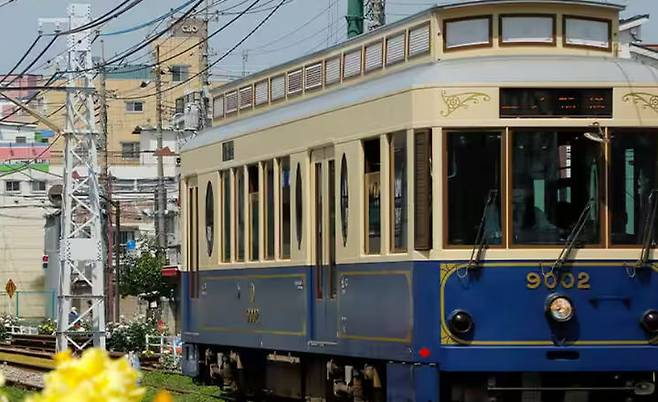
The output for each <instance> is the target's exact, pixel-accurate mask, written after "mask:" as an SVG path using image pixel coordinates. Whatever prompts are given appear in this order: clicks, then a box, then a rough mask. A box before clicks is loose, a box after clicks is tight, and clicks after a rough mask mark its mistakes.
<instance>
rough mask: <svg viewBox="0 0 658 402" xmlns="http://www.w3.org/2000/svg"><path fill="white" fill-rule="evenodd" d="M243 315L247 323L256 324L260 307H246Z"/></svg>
mask: <svg viewBox="0 0 658 402" xmlns="http://www.w3.org/2000/svg"><path fill="white" fill-rule="evenodd" d="M245 316H246V317H247V323H248V324H256V323H258V321H259V320H260V309H259V308H248V309H247V310H246V311H245Z"/></svg>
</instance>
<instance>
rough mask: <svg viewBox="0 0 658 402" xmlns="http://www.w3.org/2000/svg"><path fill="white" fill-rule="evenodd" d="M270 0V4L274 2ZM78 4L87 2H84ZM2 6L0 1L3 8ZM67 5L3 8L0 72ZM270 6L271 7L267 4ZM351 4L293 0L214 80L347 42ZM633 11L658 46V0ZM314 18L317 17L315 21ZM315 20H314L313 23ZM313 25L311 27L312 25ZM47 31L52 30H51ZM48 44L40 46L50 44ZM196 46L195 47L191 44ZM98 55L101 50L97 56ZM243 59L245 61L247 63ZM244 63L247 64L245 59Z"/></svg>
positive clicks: (392, 13)
mask: <svg viewBox="0 0 658 402" xmlns="http://www.w3.org/2000/svg"><path fill="white" fill-rule="evenodd" d="M209 1H211V2H214V3H220V4H219V5H218V7H217V9H218V10H219V11H221V10H226V9H227V8H230V7H235V8H233V9H232V10H231V11H236V10H240V9H242V8H243V7H245V6H246V5H247V4H249V3H251V1H248V2H245V4H244V5H238V4H240V3H241V2H242V1H243V0H209ZM270 1H271V0H270ZM270 1H268V0H261V1H260V4H263V3H265V4H266V5H267V6H271V5H274V4H276V3H278V0H274V1H271V2H270ZM79 2H84V0H81V1H79ZM89 2H90V3H91V4H92V12H93V15H95V16H98V15H101V14H103V13H104V12H105V11H107V10H109V9H111V8H112V7H114V6H115V5H117V4H119V2H120V1H119V0H90V1H89ZM184 2H185V0H143V2H142V3H141V4H139V5H138V6H137V7H135V8H134V9H133V10H131V11H130V12H129V13H126V14H125V15H122V16H121V17H120V18H118V19H116V20H114V21H112V22H111V23H109V24H107V25H106V26H105V27H104V31H106V32H107V31H113V30H117V29H122V28H129V27H133V26H136V25H139V24H140V23H143V22H144V21H149V20H151V19H153V18H155V17H157V16H160V15H162V14H164V13H166V12H167V11H168V10H170V9H171V8H174V7H177V6H179V5H180V4H183V3H184ZM1 3H2V2H0V4H1ZM68 3H69V1H68V0H15V1H14V2H12V3H9V4H8V5H6V6H4V7H1V8H0V37H2V38H3V40H2V41H0V54H2V58H0V72H4V71H7V70H8V69H9V68H11V66H12V65H13V64H14V63H15V61H16V60H18V58H19V57H20V56H21V55H22V54H23V52H24V51H25V49H26V48H27V47H28V46H29V45H30V43H31V42H32V40H33V39H34V37H35V36H36V34H37V30H38V21H37V20H38V18H39V17H61V16H64V15H65V13H66V6H67V4H68ZM268 3H269V4H268ZM346 3H347V0H289V2H288V3H287V4H286V5H284V6H283V7H282V8H281V9H280V10H279V11H278V12H277V13H276V14H275V15H274V17H273V18H272V19H271V20H270V21H268V22H267V23H266V24H265V25H264V26H263V27H262V28H261V29H260V30H258V31H257V32H256V34H254V35H253V36H252V37H251V38H250V39H249V40H248V41H247V42H245V43H244V45H243V46H241V47H240V48H239V49H237V50H236V51H235V52H233V53H232V54H231V55H230V56H228V57H227V58H226V59H225V60H224V61H222V62H221V63H220V64H218V66H217V68H215V69H213V75H215V76H235V75H239V74H241V72H242V70H243V64H244V69H245V70H246V71H247V72H254V71H256V70H260V69H263V68H266V67H268V66H271V65H274V64H277V63H280V62H283V61H286V60H289V59H292V58H294V57H297V56H301V55H303V54H305V53H308V52H311V51H314V50H318V49H321V48H322V47H325V46H327V45H331V44H333V43H335V42H338V41H341V40H343V39H344V37H345V22H344V17H343V16H344V14H345V9H346ZM434 3H435V2H433V1H431V0H387V15H388V21H389V22H390V21H394V20H396V19H400V18H403V17H404V16H406V15H410V14H413V13H415V12H417V11H420V10H422V9H425V8H428V7H430V6H431V5H432V4H434ZM627 4H628V9H627V11H625V12H624V14H623V15H624V16H631V15H634V14H640V13H648V14H653V15H655V18H656V19H655V21H652V22H650V23H649V24H648V26H646V27H645V28H644V34H643V35H644V39H645V42H647V43H658V1H657V0H627ZM265 15H266V12H261V13H257V14H252V15H249V16H245V17H243V18H241V19H240V20H239V21H238V22H237V23H236V24H235V25H234V26H232V27H231V28H229V29H227V30H226V31H223V32H222V33H221V34H219V35H218V36H217V37H215V38H214V39H213V40H212V41H211V46H212V48H213V51H214V54H213V55H211V60H212V59H214V58H217V57H219V56H221V55H223V54H224V53H225V52H226V51H227V49H228V48H230V47H232V46H233V45H234V44H235V43H236V42H237V41H238V40H240V38H242V36H243V35H245V33H246V32H248V31H250V30H251V29H252V28H253V27H254V26H255V25H256V24H258V22H259V21H260V20H261V19H262V18H263V17H264V16H265ZM230 17H231V16H229V15H222V16H218V17H217V19H216V20H215V21H214V22H213V23H212V25H211V30H212V29H217V28H218V27H219V26H221V24H223V23H225V22H226V21H228V19H229V18H230ZM314 17H315V18H314ZM311 19H312V20H311ZM309 21H310V22H309ZM152 29H153V27H149V28H145V29H142V30H139V31H137V32H134V33H132V34H127V35H120V36H113V37H108V38H106V40H105V49H106V55H107V56H112V55H113V54H115V53H117V52H119V51H121V50H123V49H125V48H127V47H129V46H131V45H133V44H134V43H136V42H139V41H141V40H143V39H144V38H145V37H146V35H148V34H149V33H150V32H151V31H152ZM45 30H46V31H48V30H52V27H49V26H46V27H45ZM45 42H46V41H43V42H41V43H42V44H45ZM191 43H193V42H191ZM64 49H65V43H64V41H63V40H58V42H57V43H56V44H55V45H54V46H53V48H52V50H51V51H49V52H48V53H47V54H46V56H45V57H44V59H43V60H44V61H46V60H48V59H51V58H53V57H54V56H55V55H57V53H59V52H61V51H62V50H64ZM97 53H98V51H97ZM243 56H246V58H244V57H243ZM145 57H146V54H145V53H144V52H142V53H140V54H137V55H135V56H134V57H133V59H134V60H135V61H136V62H139V61H144V60H145ZM243 59H244V60H243ZM39 64H41V63H37V65H39Z"/></svg>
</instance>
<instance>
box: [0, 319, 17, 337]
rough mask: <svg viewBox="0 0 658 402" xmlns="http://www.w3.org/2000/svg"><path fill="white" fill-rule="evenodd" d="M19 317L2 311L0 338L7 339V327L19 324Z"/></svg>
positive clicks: (8, 333) (8, 332)
mask: <svg viewBox="0 0 658 402" xmlns="http://www.w3.org/2000/svg"><path fill="white" fill-rule="evenodd" d="M19 324H20V319H19V318H18V317H15V316H13V315H11V314H7V313H3V314H0V340H3V341H4V340H7V339H9V335H10V334H11V333H10V330H9V327H12V326H15V325H19Z"/></svg>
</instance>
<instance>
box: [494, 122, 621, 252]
mask: <svg viewBox="0 0 658 402" xmlns="http://www.w3.org/2000/svg"><path fill="white" fill-rule="evenodd" d="M528 130H534V131H541V132H556V133H572V134H573V135H575V134H579V133H580V134H582V133H584V132H586V131H587V127H550V126H546V127H544V126H540V127H532V126H519V127H509V128H508V130H507V137H508V140H507V153H508V155H509V160H508V161H507V169H508V170H507V175H506V176H505V179H506V180H507V179H508V176H509V183H508V184H507V185H508V186H509V189H510V191H512V192H513V191H514V181H513V179H512V175H513V174H514V155H513V148H514V136H515V135H518V132H519V131H528ZM593 144H595V143H593ZM608 154H609V152H608V151H605V150H602V151H601V163H602V166H601V169H600V172H599V177H598V180H599V191H598V193H599V194H598V197H599V198H598V202H599V234H600V236H599V242H598V243H587V244H583V245H582V247H576V248H577V249H597V250H598V249H605V248H606V244H607V240H608V239H607V238H608V234H607V233H606V226H607V217H606V215H609V214H608V213H607V210H608V206H607V202H608V200H607V195H606V188H607V187H608V184H606V183H607V182H606V180H607V176H608V172H607V169H608V168H607V167H606V165H608V161H609V159H608V157H609V155H608ZM513 198H514V197H508V198H507V201H506V203H505V204H504V206H505V209H506V210H507V211H509V213H510V214H511V217H510V219H506V220H505V226H507V227H506V228H505V229H504V230H506V233H505V234H506V235H509V236H508V241H507V247H508V248H509V249H523V248H525V249H529V248H533V249H542V250H547V249H561V248H563V247H564V245H563V244H532V243H516V242H514V222H513V217H514V205H513V201H514V200H513ZM579 212H580V211H579Z"/></svg>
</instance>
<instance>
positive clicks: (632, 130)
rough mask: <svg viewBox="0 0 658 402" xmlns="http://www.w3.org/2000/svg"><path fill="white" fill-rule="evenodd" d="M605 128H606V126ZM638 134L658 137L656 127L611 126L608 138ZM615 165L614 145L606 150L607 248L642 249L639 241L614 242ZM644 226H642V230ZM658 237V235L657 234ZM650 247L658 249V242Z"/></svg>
mask: <svg viewBox="0 0 658 402" xmlns="http://www.w3.org/2000/svg"><path fill="white" fill-rule="evenodd" d="M604 130H605V128H604ZM620 134H621V135H629V134H630V135H636V134H653V135H655V136H656V137H658V133H656V130H655V129H651V128H642V127H614V128H609V129H608V133H607V135H608V138H614V136H615V135H620ZM614 169H615V166H614V163H613V157H612V146H611V145H610V146H609V151H607V152H606V169H605V173H606V175H607V177H606V180H607V192H606V194H605V200H606V211H607V214H606V225H607V228H608V231H607V233H606V238H605V241H606V246H607V247H606V248H609V249H633V250H639V249H642V247H643V246H642V243H641V242H638V243H637V244H621V243H614V242H613V241H612V219H613V215H614V214H613V212H614V210H613V208H612V197H611V196H610V195H611V193H612V191H614V186H613V183H612V180H613V179H612V172H614ZM641 230H642V228H640V231H641ZM640 236H641V233H638V237H640ZM656 237H657V238H658V235H657V236H656ZM649 248H650V249H653V250H655V249H658V244H656V245H655V246H653V245H650V246H649Z"/></svg>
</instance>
